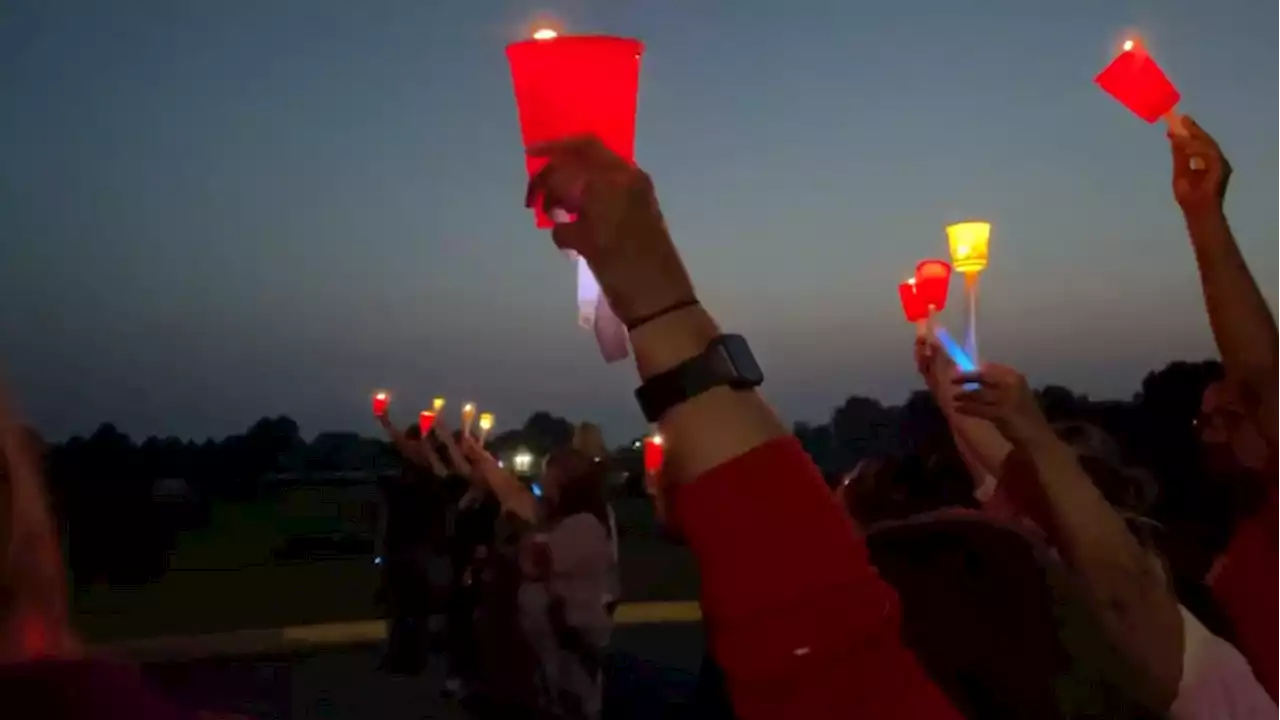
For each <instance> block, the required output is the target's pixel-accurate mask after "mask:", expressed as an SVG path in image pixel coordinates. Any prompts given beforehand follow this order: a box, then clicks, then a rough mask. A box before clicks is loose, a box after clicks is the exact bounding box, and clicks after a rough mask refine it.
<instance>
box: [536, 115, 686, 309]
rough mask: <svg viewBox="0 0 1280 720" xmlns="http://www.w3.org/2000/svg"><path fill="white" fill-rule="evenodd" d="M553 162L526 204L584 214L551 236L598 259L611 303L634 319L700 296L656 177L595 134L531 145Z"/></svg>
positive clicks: (591, 261) (592, 261)
mask: <svg viewBox="0 0 1280 720" xmlns="http://www.w3.org/2000/svg"><path fill="white" fill-rule="evenodd" d="M529 153H530V154H531V155H534V156H537V157H544V158H547V160H548V162H547V165H546V167H544V168H543V169H542V170H541V171H540V172H539V173H538V174H537V175H536V176H534V178H533V179H532V180H530V181H529V187H528V191H527V192H526V194H525V205H526V206H532V204H533V203H535V202H538V201H541V202H542V204H543V208H544V209H545V210H546V211H547V212H548V213H551V212H552V211H554V210H556V209H563V210H567V211H569V212H573V213H576V214H577V216H578V217H577V220H576V221H574V222H571V223H560V224H557V225H556V227H555V229H554V230H552V231H551V237H552V239H554V240H555V244H556V246H557V247H559V248H561V249H562V250H573V251H574V252H577V253H578V254H580V255H582V257H583V258H585V259H586V261H587V264H588V265H590V266H591V270H592V272H594V273H595V276H596V279H597V280H599V282H600V289H601V290H603V291H604V294H605V296H606V297H608V298H609V305H610V307H612V308H613V311H614V313H615V314H617V316H618V318H619V319H620V320H622V322H623V323H624V324H625V325H627V326H628V327H634V325H635V324H637V321H639V320H643V319H644V318H646V317H648V316H651V315H653V314H655V313H658V312H660V311H662V310H665V309H667V308H670V307H672V306H676V305H679V304H681V303H685V302H692V301H694V300H695V299H696V295H695V294H694V291H693V284H692V283H691V281H690V280H689V274H688V273H687V272H686V271H685V268H684V263H683V262H681V260H680V255H679V254H678V253H677V252H676V249H675V246H674V245H673V244H672V242H671V236H670V235H669V234H668V233H667V227H666V223H665V221H664V220H663V218H662V211H661V210H660V209H659V207H658V199H657V197H656V196H655V195H654V191H653V182H652V181H651V180H650V179H649V176H648V175H647V174H645V172H644V171H643V170H641V169H640V168H638V167H636V166H635V165H633V164H631V163H629V162H627V161H626V160H624V159H622V158H621V157H618V155H616V154H614V153H613V151H611V150H609V149H608V148H607V147H605V146H604V144H603V143H601V142H600V141H599V139H597V138H596V137H594V136H580V137H573V138H569V139H566V140H558V141H554V142H550V143H544V144H542V145H538V146H535V147H533V148H530V150H529Z"/></svg>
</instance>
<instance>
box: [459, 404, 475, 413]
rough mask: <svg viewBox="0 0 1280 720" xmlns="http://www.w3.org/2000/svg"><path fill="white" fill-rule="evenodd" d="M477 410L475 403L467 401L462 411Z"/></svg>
mask: <svg viewBox="0 0 1280 720" xmlns="http://www.w3.org/2000/svg"><path fill="white" fill-rule="evenodd" d="M475 411H476V404H475V403H467V404H466V405H463V406H462V412H475Z"/></svg>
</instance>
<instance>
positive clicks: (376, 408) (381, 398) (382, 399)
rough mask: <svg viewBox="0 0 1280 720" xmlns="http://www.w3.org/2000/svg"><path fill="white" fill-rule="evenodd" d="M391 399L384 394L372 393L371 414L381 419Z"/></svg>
mask: <svg viewBox="0 0 1280 720" xmlns="http://www.w3.org/2000/svg"><path fill="white" fill-rule="evenodd" d="M390 402H391V397H390V396H389V395H387V394H386V393H384V392H380V393H374V395H373V414H374V415H376V416H378V417H382V416H383V415H386V414H387V405H388V404H390Z"/></svg>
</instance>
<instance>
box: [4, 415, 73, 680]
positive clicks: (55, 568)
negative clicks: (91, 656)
mask: <svg viewBox="0 0 1280 720" xmlns="http://www.w3.org/2000/svg"><path fill="white" fill-rule="evenodd" d="M0 433H3V436H4V437H3V441H2V445H3V459H4V462H5V466H6V467H5V471H7V474H8V484H9V508H8V510H9V517H8V518H4V520H3V522H4V523H5V524H6V525H7V527H8V531H9V535H8V538H6V539H7V541H8V543H7V546H6V547H3V548H2V549H3V551H4V564H5V566H4V567H3V568H2V569H0V573H3V575H4V579H3V581H2V582H3V584H4V585H5V590H6V591H7V592H8V593H9V595H10V597H9V601H8V607H7V610H8V614H7V617H5V618H3V623H4V634H3V638H0V643H2V647H0V659H2V658H9V659H23V658H30V657H33V656H36V655H48V654H53V655H66V654H69V653H71V652H73V651H74V650H75V649H76V647H77V645H78V643H77V641H76V639H75V636H74V634H73V632H72V631H71V627H70V619H69V614H68V607H67V587H66V576H65V570H64V567H63V562H62V553H61V551H60V547H59V544H58V535H57V531H56V529H55V525H54V520H53V514H52V513H51V512H50V510H49V501H48V497H47V495H46V493H45V491H44V482H43V473H42V472H41V470H40V467H39V463H38V462H37V461H36V459H35V458H34V457H32V456H31V452H30V448H28V447H27V443H26V440H25V438H24V437H23V435H24V432H23V430H22V428H20V427H18V426H16V425H7V426H6V427H4V428H3V429H0Z"/></svg>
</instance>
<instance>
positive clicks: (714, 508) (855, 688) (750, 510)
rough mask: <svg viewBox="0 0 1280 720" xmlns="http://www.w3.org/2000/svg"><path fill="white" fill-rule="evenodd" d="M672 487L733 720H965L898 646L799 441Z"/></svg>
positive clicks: (890, 604)
mask: <svg viewBox="0 0 1280 720" xmlns="http://www.w3.org/2000/svg"><path fill="white" fill-rule="evenodd" d="M675 490H676V494H675V496H674V498H673V500H674V503H673V506H674V507H673V510H674V512H675V515H676V520H677V524H678V525H679V527H680V528H681V530H682V531H683V533H684V537H685V540H686V542H687V543H688V545H689V548H690V549H691V550H692V551H693V554H694V556H695V557H696V558H697V559H698V568H699V571H700V573H701V576H702V597H701V602H702V610H703V616H704V617H705V618H707V629H708V637H709V639H710V644H711V648H712V653H713V654H714V655H715V658H716V660H717V661H718V662H719V663H720V666H721V667H722V668H724V671H725V676H726V678H727V680H728V685H729V692H730V695H731V697H732V699H733V705H734V710H735V711H736V713H737V715H738V717H740V718H744V720H753V719H754V718H761V719H764V718H768V720H777V719H778V718H804V719H805V720H822V719H824V718H881V717H884V718H901V719H903V720H911V719H912V718H929V719H930V720H933V719H935V718H953V717H955V718H958V717H960V715H959V713H957V712H956V711H955V709H954V708H953V707H952V706H951V705H950V703H949V702H948V701H947V699H946V698H945V696H943V694H942V693H941V691H940V690H938V689H937V687H936V686H935V685H934V684H933V683H932V682H931V681H930V680H929V679H928V677H927V676H926V675H925V673H924V670H923V669H922V668H921V667H920V666H919V664H918V663H917V662H916V660H915V657H914V656H913V655H912V654H911V653H910V652H909V651H907V649H906V648H904V647H903V646H902V643H901V641H900V640H899V636H898V599H897V596H896V595H895V594H894V593H893V591H892V590H891V589H890V588H889V587H888V586H887V585H886V584H885V583H884V582H883V581H881V580H880V578H879V576H877V575H876V573H875V571H874V570H873V569H872V568H871V565H870V563H869V561H868V559H867V551H866V547H865V545H863V543H862V541H861V540H860V539H859V538H858V536H857V535H856V533H855V532H854V528H853V525H852V523H851V522H850V521H849V518H848V516H847V515H845V513H844V511H843V509H842V508H840V506H839V505H838V504H837V503H836V502H835V500H834V499H833V498H832V495H831V491H830V490H829V489H828V488H827V486H826V483H825V482H823V479H822V476H821V475H820V474H819V472H818V469H817V468H816V467H814V465H813V462H812V461H811V460H810V459H809V456H808V455H807V454H806V453H805V452H804V450H803V449H802V448H801V446H800V443H799V442H798V441H797V440H796V439H795V438H793V437H787V438H780V439H778V440H774V441H772V442H769V443H767V444H765V445H762V446H760V447H757V448H755V449H753V450H751V451H750V452H748V453H746V454H745V455H742V456H740V457H737V458H735V459H733V460H730V461H729V462H727V463H725V464H723V465H721V466H719V467H716V468H714V469H712V470H711V471H709V472H707V473H705V474H703V475H702V476H701V477H699V478H698V479H697V480H695V481H694V482H692V483H690V484H687V485H682V486H679V487H678V488H676V489H675Z"/></svg>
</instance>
